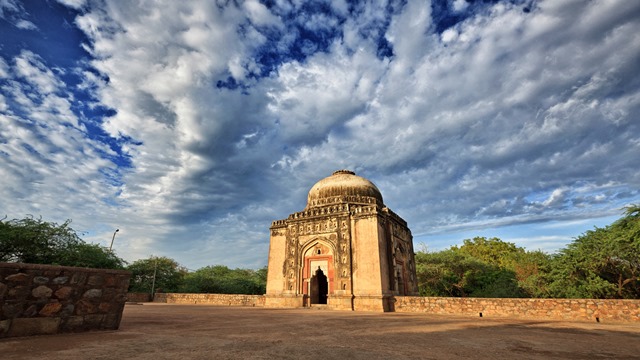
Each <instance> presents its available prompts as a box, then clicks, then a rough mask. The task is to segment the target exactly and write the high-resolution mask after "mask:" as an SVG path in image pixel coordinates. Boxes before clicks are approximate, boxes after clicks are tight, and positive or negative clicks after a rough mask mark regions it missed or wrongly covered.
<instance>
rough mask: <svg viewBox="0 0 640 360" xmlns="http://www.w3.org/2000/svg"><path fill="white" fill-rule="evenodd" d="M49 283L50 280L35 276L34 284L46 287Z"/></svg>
mask: <svg viewBox="0 0 640 360" xmlns="http://www.w3.org/2000/svg"><path fill="white" fill-rule="evenodd" d="M48 282H49V278H48V277H46V276H34V277H33V283H34V284H36V285H44V284H47V283H48Z"/></svg>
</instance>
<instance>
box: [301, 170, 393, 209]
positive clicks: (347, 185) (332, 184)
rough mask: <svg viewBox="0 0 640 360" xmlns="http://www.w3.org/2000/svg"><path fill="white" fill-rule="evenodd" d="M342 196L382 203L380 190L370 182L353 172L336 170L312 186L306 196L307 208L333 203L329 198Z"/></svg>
mask: <svg viewBox="0 0 640 360" xmlns="http://www.w3.org/2000/svg"><path fill="white" fill-rule="evenodd" d="M343 196H359V197H361V198H374V199H376V200H377V201H378V202H379V203H380V204H382V203H383V201H382V194H381V193H380V190H378V188H377V187H376V186H375V185H374V184H373V183H372V182H371V181H369V180H367V179H365V178H363V177H360V176H357V175H356V173H354V172H353V171H350V170H338V171H335V172H334V173H333V174H331V176H329V177H326V178H324V179H322V180H320V181H318V182H317V183H316V184H315V185H313V187H312V188H311V190H309V195H308V196H307V208H309V207H312V206H316V205H320V204H323V203H332V202H335V201H333V200H331V198H335V197H341V198H342V197H343ZM322 200H324V201H322ZM363 200H364V199H363Z"/></svg>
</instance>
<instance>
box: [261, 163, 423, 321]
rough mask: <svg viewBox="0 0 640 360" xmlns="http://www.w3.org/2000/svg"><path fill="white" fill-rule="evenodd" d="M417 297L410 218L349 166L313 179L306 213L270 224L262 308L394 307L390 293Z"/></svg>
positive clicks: (348, 308)
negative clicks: (397, 211)
mask: <svg viewBox="0 0 640 360" xmlns="http://www.w3.org/2000/svg"><path fill="white" fill-rule="evenodd" d="M417 294H418V286H417V279H416V271H415V261H414V253H413V237H412V235H411V231H410V230H409V228H408V227H407V222H406V221H405V220H403V219H402V218H401V217H400V216H398V215H396V214H395V213H393V212H392V211H391V210H390V209H389V208H387V207H386V206H385V205H384V202H383V200H382V194H381V193H380V190H378V188H377V187H376V186H375V185H374V184H373V183H372V182H371V181H369V180H367V179H365V178H362V177H360V176H357V175H356V174H355V173H354V172H352V171H349V170H338V171H336V172H334V173H333V174H332V175H331V176H329V177H327V178H324V179H322V180H320V181H318V182H317V183H316V184H315V185H314V186H313V187H312V188H311V190H310V191H309V195H308V197H307V206H306V208H305V209H304V210H303V211H300V212H296V213H293V214H291V215H289V217H288V218H287V219H284V220H276V221H274V222H273V223H272V225H271V242H270V247H269V270H268V274H267V294H266V302H265V306H267V307H306V306H314V305H321V306H327V307H329V308H331V309H342V310H370V311H393V304H394V300H393V297H394V296H406V295H417Z"/></svg>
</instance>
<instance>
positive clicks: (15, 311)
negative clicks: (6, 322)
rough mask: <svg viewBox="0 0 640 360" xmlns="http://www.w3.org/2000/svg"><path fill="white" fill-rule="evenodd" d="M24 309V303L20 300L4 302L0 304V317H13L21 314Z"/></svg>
mask: <svg viewBox="0 0 640 360" xmlns="http://www.w3.org/2000/svg"><path fill="white" fill-rule="evenodd" d="M23 310H24V304H23V303H20V302H14V303H9V302H5V303H4V304H3V305H2V317H3V318H7V319H13V318H16V317H18V316H20V315H22V311H23Z"/></svg>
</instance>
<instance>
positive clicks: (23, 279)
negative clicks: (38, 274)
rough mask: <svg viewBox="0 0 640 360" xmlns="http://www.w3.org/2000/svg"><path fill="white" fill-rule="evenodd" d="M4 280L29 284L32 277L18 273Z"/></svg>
mask: <svg viewBox="0 0 640 360" xmlns="http://www.w3.org/2000/svg"><path fill="white" fill-rule="evenodd" d="M4 279H5V280H6V281H11V282H15V283H28V282H29V280H30V279H31V276H29V275H28V274H25V273H18V274H13V275H9V276H7V277H6V278H4Z"/></svg>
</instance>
